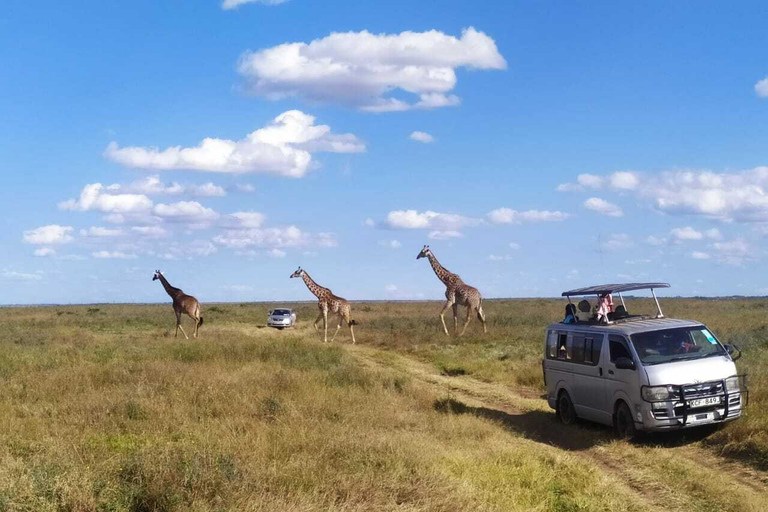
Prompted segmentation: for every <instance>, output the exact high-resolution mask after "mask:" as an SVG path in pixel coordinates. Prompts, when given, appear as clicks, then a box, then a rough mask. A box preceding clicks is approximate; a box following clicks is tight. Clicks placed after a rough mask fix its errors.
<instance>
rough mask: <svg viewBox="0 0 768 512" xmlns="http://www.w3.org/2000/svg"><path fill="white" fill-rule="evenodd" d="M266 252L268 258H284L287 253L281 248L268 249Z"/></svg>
mask: <svg viewBox="0 0 768 512" xmlns="http://www.w3.org/2000/svg"><path fill="white" fill-rule="evenodd" d="M267 254H269V257H270V258H285V256H286V254H287V253H286V252H285V251H283V250H282V249H270V250H269V252H268V253H267Z"/></svg>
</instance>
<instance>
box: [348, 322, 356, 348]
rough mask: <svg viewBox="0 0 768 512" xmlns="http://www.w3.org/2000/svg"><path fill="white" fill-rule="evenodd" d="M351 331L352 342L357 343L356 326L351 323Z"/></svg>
mask: <svg viewBox="0 0 768 512" xmlns="http://www.w3.org/2000/svg"><path fill="white" fill-rule="evenodd" d="M349 332H350V333H351V334H352V344H353V345H354V344H355V343H357V342H356V341H355V326H354V325H352V324H349Z"/></svg>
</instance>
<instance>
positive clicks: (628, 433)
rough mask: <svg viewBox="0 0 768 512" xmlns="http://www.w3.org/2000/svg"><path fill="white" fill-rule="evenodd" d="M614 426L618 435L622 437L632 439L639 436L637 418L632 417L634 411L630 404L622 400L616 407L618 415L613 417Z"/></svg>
mask: <svg viewBox="0 0 768 512" xmlns="http://www.w3.org/2000/svg"><path fill="white" fill-rule="evenodd" d="M613 427H614V429H615V430H616V435H617V436H619V437H620V438H621V439H627V440H630V441H631V440H632V439H635V438H637V429H636V428H635V419H634V418H633V417H632V411H630V410H629V406H628V405H627V404H625V403H624V402H621V403H620V404H619V406H618V407H617V408H616V415H615V416H614V418H613Z"/></svg>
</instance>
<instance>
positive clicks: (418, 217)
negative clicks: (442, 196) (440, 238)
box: [385, 210, 483, 231]
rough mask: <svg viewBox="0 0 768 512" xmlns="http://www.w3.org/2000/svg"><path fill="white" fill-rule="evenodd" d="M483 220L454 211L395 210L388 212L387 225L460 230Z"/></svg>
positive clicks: (402, 227)
mask: <svg viewBox="0 0 768 512" xmlns="http://www.w3.org/2000/svg"><path fill="white" fill-rule="evenodd" d="M482 222H483V221H482V220H481V219H474V218H471V217H465V216H463V215H456V214H453V213H438V212H433V211H431V210H427V211H425V212H419V211H417V210H394V211H391V212H389V214H387V220H386V221H385V226H386V227H389V228H391V229H432V230H438V231H446V230H453V231H456V230H459V229H461V228H463V227H467V226H477V225H478V224H481V223H482Z"/></svg>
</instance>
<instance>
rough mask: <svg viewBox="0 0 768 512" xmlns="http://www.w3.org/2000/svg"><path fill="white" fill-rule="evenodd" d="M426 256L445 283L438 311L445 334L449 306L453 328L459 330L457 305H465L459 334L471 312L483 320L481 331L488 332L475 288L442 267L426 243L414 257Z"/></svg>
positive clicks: (469, 318)
mask: <svg viewBox="0 0 768 512" xmlns="http://www.w3.org/2000/svg"><path fill="white" fill-rule="evenodd" d="M420 258H428V259H429V263H430V264H431V265H432V270H434V271H435V274H436V275H437V278H438V279H439V280H440V281H442V282H443V284H444V285H445V298H446V299H447V301H446V303H445V305H444V306H443V309H442V310H441V311H440V321H441V322H443V330H444V331H445V334H448V327H446V325H445V310H446V309H448V308H449V307H451V306H452V307H453V328H454V330H455V331H456V332H458V331H459V306H467V320H466V321H465V322H464V328H463V329H462V330H461V333H460V334H459V336H463V335H464V331H466V330H467V326H468V325H469V321H470V320H471V319H472V312H473V311H474V312H475V313H477V318H479V319H480V321H481V322H483V332H486V333H487V332H488V329H487V327H486V325H485V313H483V297H482V295H480V292H479V291H477V288H474V287H472V286H469V285H468V284H465V283H464V281H462V280H461V277H459V275H458V274H454V273H453V272H450V271H448V270H447V269H446V268H445V267H443V266H442V265H441V264H440V262H439V261H437V258H435V255H434V254H432V251H431V250H430V248H429V246H428V245H425V246H424V248H423V249H422V250H421V252H419V254H418V255H417V256H416V259H417V260H418V259H420Z"/></svg>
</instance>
